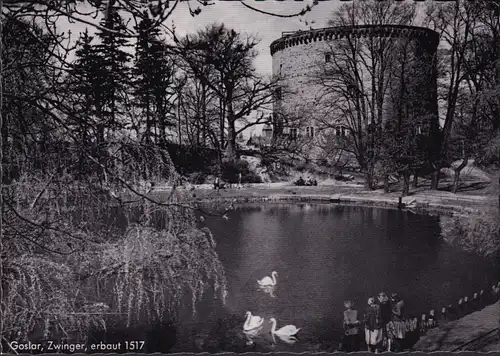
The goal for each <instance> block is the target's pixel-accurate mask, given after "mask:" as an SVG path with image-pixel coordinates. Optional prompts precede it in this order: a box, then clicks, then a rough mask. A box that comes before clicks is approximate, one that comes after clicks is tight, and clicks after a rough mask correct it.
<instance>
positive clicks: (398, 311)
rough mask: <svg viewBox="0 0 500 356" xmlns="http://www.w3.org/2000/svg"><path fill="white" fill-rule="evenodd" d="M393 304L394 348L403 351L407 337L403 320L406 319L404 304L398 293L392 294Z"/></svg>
mask: <svg viewBox="0 0 500 356" xmlns="http://www.w3.org/2000/svg"><path fill="white" fill-rule="evenodd" d="M391 302H392V325H391V328H392V329H393V337H394V344H395V345H394V346H395V347H396V349H399V350H402V349H403V342H404V339H405V337H406V327H405V323H404V320H403V317H404V306H405V304H404V302H403V300H402V299H401V298H400V296H399V295H398V294H397V293H392V295H391ZM399 350H393V351H396V352H397V351H399Z"/></svg>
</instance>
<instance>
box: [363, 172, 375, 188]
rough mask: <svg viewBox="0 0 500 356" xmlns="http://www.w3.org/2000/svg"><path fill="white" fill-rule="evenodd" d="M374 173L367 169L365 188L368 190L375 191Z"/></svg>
mask: <svg viewBox="0 0 500 356" xmlns="http://www.w3.org/2000/svg"><path fill="white" fill-rule="evenodd" d="M372 178H373V177H372V173H371V172H370V170H369V169H368V168H366V169H365V183H364V187H365V189H366V190H373V180H372Z"/></svg>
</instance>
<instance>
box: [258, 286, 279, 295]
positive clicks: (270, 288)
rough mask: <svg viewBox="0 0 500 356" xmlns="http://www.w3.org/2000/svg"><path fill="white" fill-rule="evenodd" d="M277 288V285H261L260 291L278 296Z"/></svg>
mask: <svg viewBox="0 0 500 356" xmlns="http://www.w3.org/2000/svg"><path fill="white" fill-rule="evenodd" d="M275 289H276V286H259V288H258V290H259V291H261V292H264V293H266V294H269V295H270V296H271V298H276V294H274V291H275Z"/></svg>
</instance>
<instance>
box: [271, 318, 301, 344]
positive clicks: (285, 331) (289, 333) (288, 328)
mask: <svg viewBox="0 0 500 356" xmlns="http://www.w3.org/2000/svg"><path fill="white" fill-rule="evenodd" d="M269 322H270V323H273V326H272V328H271V334H276V335H278V337H280V339H281V337H283V338H290V337H293V336H294V335H296V334H297V333H298V332H299V330H300V328H298V329H297V327H296V326H295V325H285V326H283V327H282V328H280V329H278V330H276V319H275V318H271V319H269Z"/></svg>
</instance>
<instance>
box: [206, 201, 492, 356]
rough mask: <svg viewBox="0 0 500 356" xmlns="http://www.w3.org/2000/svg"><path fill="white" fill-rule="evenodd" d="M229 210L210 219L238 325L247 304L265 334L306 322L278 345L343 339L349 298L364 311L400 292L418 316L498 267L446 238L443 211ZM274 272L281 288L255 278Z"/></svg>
mask: <svg viewBox="0 0 500 356" xmlns="http://www.w3.org/2000/svg"><path fill="white" fill-rule="evenodd" d="M227 216H228V219H223V218H221V217H211V218H209V219H206V221H205V222H204V223H203V225H204V226H207V227H209V228H210V229H211V231H212V232H213V234H214V236H215V239H216V241H217V243H218V244H217V252H218V254H219V257H220V258H221V260H222V263H223V265H224V267H225V270H226V274H227V280H228V298H227V303H226V306H225V309H226V311H227V312H228V313H229V314H230V315H236V316H238V318H240V319H241V326H240V329H241V327H242V325H243V320H244V315H245V312H246V311H251V312H252V313H253V314H254V315H258V316H262V317H264V318H265V319H266V321H265V323H264V329H263V331H262V332H261V333H262V335H266V334H267V335H269V330H270V327H271V325H270V324H269V323H268V320H269V318H271V317H274V318H276V319H277V328H280V327H281V326H284V325H286V324H294V325H296V326H297V327H299V328H301V331H300V332H299V334H298V337H299V341H298V342H296V343H295V344H294V345H288V344H286V343H284V342H280V341H279V340H278V344H277V346H276V347H277V350H284V351H286V350H290V351H304V350H308V349H309V350H310V348H311V347H312V346H311V345H313V344H314V345H318V344H330V345H334V344H338V341H339V339H340V336H341V333H342V318H343V310H344V307H343V302H344V300H346V299H351V300H353V301H354V302H355V303H356V309H358V313H359V315H360V317H362V314H363V313H364V310H365V308H366V300H367V298H368V297H369V296H371V295H375V294H377V293H378V292H380V291H384V292H386V293H387V294H390V293H392V292H397V293H399V294H400V296H401V297H402V298H403V300H404V301H405V305H406V313H407V315H414V316H418V315H420V314H421V313H422V312H427V311H429V310H430V309H432V308H434V309H436V310H440V309H441V307H443V306H445V305H448V304H451V303H453V304H455V303H456V301H457V300H458V299H459V298H460V297H463V296H469V297H470V296H472V294H473V293H474V292H478V291H479V290H480V289H484V288H486V287H487V286H491V285H492V284H493V283H494V282H495V281H497V280H498V278H499V275H500V273H499V270H498V267H497V266H495V265H493V264H492V262H491V261H488V260H486V259H484V258H482V257H480V256H477V255H474V254H470V253H466V252H464V251H461V250H458V249H457V248H455V247H453V246H450V245H448V244H446V243H445V242H443V241H442V240H441V239H440V238H439V234H440V228H439V220H438V219H439V218H437V217H431V216H424V215H416V214H412V213H410V212H404V211H396V210H388V209H380V208H369V207H359V206H336V205H326V204H325V205H322V204H265V205H264V204H262V205H260V204H252V205H244V206H239V207H237V208H235V210H233V211H230V212H229V213H228V214H227ZM272 271H277V272H278V277H277V284H276V287H275V289H274V291H273V293H272V294H273V296H271V294H270V293H266V291H264V290H262V289H259V288H258V284H257V280H258V279H262V278H263V277H265V276H270V275H271V272H272ZM267 292H269V290H267ZM202 308H203V307H202ZM207 308H209V307H208V306H207ZM205 312H206V313H209V311H208V310H205ZM206 313H203V312H202V313H201V315H203V314H206ZM268 341H269V339H266V338H265V337H264V336H263V337H262V339H259V338H256V340H255V342H256V344H259V343H266V342H268Z"/></svg>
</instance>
